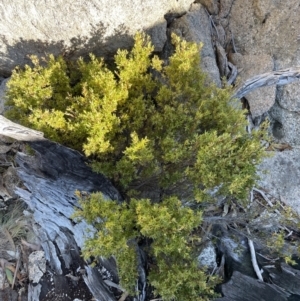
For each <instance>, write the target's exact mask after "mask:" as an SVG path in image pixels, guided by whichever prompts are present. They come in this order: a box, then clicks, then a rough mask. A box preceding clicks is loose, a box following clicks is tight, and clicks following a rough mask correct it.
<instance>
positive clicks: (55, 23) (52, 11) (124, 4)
mask: <svg viewBox="0 0 300 301" xmlns="http://www.w3.org/2000/svg"><path fill="white" fill-rule="evenodd" d="M191 3H193V1H191V0H160V1H157V0H151V1H141V0H133V1H123V0H116V1H114V2H113V4H112V3H111V2H109V1H106V0H89V1H85V0H84V1H81V0H75V1H73V0H72V1H71V0H50V1H46V2H45V1H42V0H37V1H29V2H24V1H21V0H12V1H2V2H1V5H0V20H1V21H0V27H1V35H0V66H1V67H0V75H5V76H7V75H9V74H10V72H11V70H12V68H14V67H15V66H16V65H24V64H25V63H28V62H29V60H28V55H32V54H36V55H38V56H40V57H42V56H45V55H46V54H49V53H54V54H64V55H66V56H68V57H70V58H73V57H78V56H80V55H86V54H87V53H89V52H94V53H95V54H97V55H101V56H103V55H105V56H106V55H109V54H110V55H111V54H112V53H114V52H115V51H116V50H117V49H118V48H128V47H130V46H131V45H132V36H133V34H134V33H135V32H136V31H138V30H146V31H148V32H149V34H150V35H151V36H152V40H153V42H154V45H155V49H156V51H160V50H162V48H163V46H164V43H165V42H166V26H167V22H166V20H165V18H164V16H165V15H175V16H179V15H182V14H184V13H185V12H186V11H187V10H188V9H189V7H190V5H191Z"/></svg>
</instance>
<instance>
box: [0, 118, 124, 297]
mask: <svg viewBox="0 0 300 301" xmlns="http://www.w3.org/2000/svg"><path fill="white" fill-rule="evenodd" d="M8 137H9V138H8ZM24 141H25V142H24ZM0 142H1V143H0V144H1V147H3V148H4V149H5V151H7V149H9V147H12V145H16V143H17V144H18V143H21V144H22V143H23V144H24V143H25V144H26V145H28V146H29V148H30V153H31V154H28V153H25V152H22V151H16V154H15V156H14V159H13V162H12V163H11V166H9V167H8V169H9V172H6V181H5V183H6V184H5V183H4V185H5V186H6V187H5V188H6V191H7V193H8V194H11V195H17V196H18V197H20V198H21V199H22V200H23V201H24V202H25V203H26V204H27V206H28V210H29V211H30V212H32V218H33V220H34V228H33V230H34V233H35V235H36V237H37V238H38V239H39V243H40V245H41V247H42V250H43V251H44V254H45V258H46V261H47V270H46V272H45V273H44V275H43V276H42V277H41V280H40V281H39V283H32V282H30V283H29V287H28V300H29V301H38V300H44V301H46V300H74V299H76V298H78V299H81V300H87V298H89V297H94V298H95V300H99V301H116V300H117V298H116V289H115V288H111V287H110V286H108V285H107V283H118V277H117V272H116V266H115V262H114V260H104V259H103V260H102V261H100V264H99V265H98V266H96V267H95V268H92V267H90V266H89V265H88V264H87V263H86V262H85V261H84V260H83V259H82V258H81V256H80V255H81V254H80V249H81V248H82V247H83V244H84V239H85V237H87V236H88V233H89V232H88V229H89V230H90V231H93V229H92V228H91V227H89V226H88V225H87V224H86V223H85V222H84V221H81V222H78V223H75V222H74V221H73V220H72V219H71V216H72V214H73V212H74V208H76V207H78V206H79V204H78V200H77V197H76V196H75V191H76V190H79V191H86V192H95V191H101V192H102V193H103V194H105V195H106V196H107V197H108V198H110V199H115V200H121V196H120V194H119V193H118V191H117V190H116V189H115V188H114V187H113V186H112V184H111V183H110V182H109V181H108V179H106V178H105V177H104V176H103V175H101V174H96V173H94V172H92V170H91V169H90V167H88V165H87V164H86V162H85V158H84V157H83V156H82V155H81V154H80V153H79V152H77V151H75V150H72V149H70V148H67V147H64V146H62V145H60V144H58V143H55V142H52V141H49V140H47V139H45V138H44V137H43V134H42V133H40V132H37V131H34V130H31V129H29V128H26V127H23V126H20V125H18V124H15V123H13V122H11V121H9V120H7V119H6V118H4V117H3V116H0ZM19 148H20V145H19ZM4 155H5V154H4ZM8 165H9V164H8ZM16 178H18V180H16ZM105 280H109V282H107V281H106V282H105ZM114 290H115V291H114ZM122 293H123V292H122V291H120V292H119V295H120V296H121V295H122ZM117 295H118V292H117Z"/></svg>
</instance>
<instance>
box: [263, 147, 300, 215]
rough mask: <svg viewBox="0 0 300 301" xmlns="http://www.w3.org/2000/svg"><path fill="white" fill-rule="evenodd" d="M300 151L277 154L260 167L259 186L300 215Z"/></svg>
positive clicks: (293, 150) (296, 149)
mask: <svg viewBox="0 0 300 301" xmlns="http://www.w3.org/2000/svg"><path fill="white" fill-rule="evenodd" d="M299 159H300V149H298V148H294V149H292V150H286V151H283V152H275V153H274V154H273V156H271V157H270V158H267V159H265V160H264V162H263V163H261V164H260V167H259V170H260V171H259V175H260V178H261V180H260V181H259V185H260V186H261V187H263V189H264V190H265V191H267V192H268V193H269V194H270V195H272V196H274V197H275V198H277V199H278V200H280V199H281V200H282V201H283V202H284V203H286V204H287V205H289V206H291V207H292V208H293V209H294V210H295V211H297V212H298V213H299V214H300V207H299V196H300V163H299V162H300V160H299Z"/></svg>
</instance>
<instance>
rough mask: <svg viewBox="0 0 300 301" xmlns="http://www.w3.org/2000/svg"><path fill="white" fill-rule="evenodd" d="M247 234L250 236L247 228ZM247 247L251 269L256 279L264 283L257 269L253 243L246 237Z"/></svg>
mask: <svg viewBox="0 0 300 301" xmlns="http://www.w3.org/2000/svg"><path fill="white" fill-rule="evenodd" d="M247 231H248V234H250V231H249V229H248V228H247ZM248 245H249V249H250V254H251V261H252V265H253V269H254V271H255V273H256V276H257V278H258V279H259V280H260V281H262V282H264V279H263V277H262V275H261V271H260V269H259V266H258V264H257V260H256V255H255V248H254V244H253V241H252V240H251V239H250V238H249V237H248Z"/></svg>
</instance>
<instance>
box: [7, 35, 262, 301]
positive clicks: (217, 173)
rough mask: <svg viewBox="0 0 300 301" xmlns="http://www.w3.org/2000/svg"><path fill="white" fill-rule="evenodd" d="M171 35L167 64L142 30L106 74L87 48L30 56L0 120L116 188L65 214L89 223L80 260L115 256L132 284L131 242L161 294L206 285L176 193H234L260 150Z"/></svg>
mask: <svg viewBox="0 0 300 301" xmlns="http://www.w3.org/2000/svg"><path fill="white" fill-rule="evenodd" d="M173 42H174V46H175V52H174V54H173V55H172V56H171V57H170V59H169V62H168V64H165V63H163V62H162V61H161V60H159V58H158V57H157V56H155V55H153V54H152V53H153V49H154V48H153V46H152V45H151V43H150V41H149V39H148V38H147V37H146V36H144V35H142V34H138V35H136V37H135V45H134V47H133V49H132V50H131V51H127V50H119V51H118V53H117V54H116V56H115V66H114V67H113V68H112V70H111V69H109V68H108V67H107V66H106V65H105V63H104V61H103V60H102V59H98V58H96V57H94V56H93V55H91V56H90V60H89V61H88V62H85V61H83V60H79V61H78V62H77V63H76V64H75V63H73V64H69V63H66V62H65V61H64V60H63V59H62V58H58V59H55V58H54V57H53V56H50V57H49V60H48V62H47V63H46V66H45V67H42V66H41V65H40V63H39V62H38V60H37V59H36V58H33V67H29V66H26V68H25V70H20V69H17V70H15V71H14V72H13V75H12V78H11V80H10V82H9V83H8V93H7V95H8V105H10V106H11V109H10V110H9V111H8V113H7V116H9V117H10V118H12V119H14V120H16V121H18V122H21V123H22V124H25V125H27V126H31V127H34V128H36V129H38V130H41V131H43V132H44V133H45V134H46V136H48V137H49V138H52V139H55V140H57V141H59V142H61V143H63V144H67V145H68V146H70V147H74V148H76V149H79V150H81V151H83V152H84V153H85V154H86V155H87V156H89V157H90V158H91V159H92V160H93V162H94V163H93V168H94V170H96V171H98V172H103V173H104V174H106V175H107V176H109V177H110V178H111V179H112V180H113V181H114V183H115V184H117V185H118V188H121V190H122V193H123V195H124V197H125V199H126V202H124V203H123V204H119V203H117V202H115V201H108V200H104V198H103V196H102V195H101V194H94V195H92V196H91V197H90V198H88V199H85V200H82V201H81V204H82V208H83V209H82V211H79V212H78V214H77V216H81V217H83V218H84V219H86V220H87V222H88V223H90V224H93V225H94V226H95V227H96V229H97V231H98V232H97V233H95V235H94V237H93V238H92V239H89V240H87V242H86V245H85V249H84V255H85V256H86V257H89V256H99V255H102V256H110V255H115V257H116V259H117V263H118V266H119V273H120V278H121V284H122V285H123V286H124V287H125V288H126V289H127V290H129V291H132V290H133V287H134V284H135V283H136V277H137V258H138V257H137V252H136V251H137V247H138V246H139V247H140V248H142V249H143V250H144V251H145V252H146V254H147V255H148V258H150V259H151V261H152V262H153V263H152V267H150V268H149V276H148V279H149V281H150V283H151V284H152V285H153V286H154V287H155V288H156V290H157V293H158V294H160V295H161V296H162V297H163V299H164V300H173V299H174V300H185V301H188V300H206V298H207V296H208V295H209V294H210V288H211V285H210V284H209V283H207V282H206V277H205V274H204V272H203V271H201V270H199V269H198V267H197V264H196V262H195V260H194V258H195V254H194V251H195V250H194V248H193V245H191V244H190V243H189V241H193V239H191V238H192V237H191V236H192V233H193V231H194V229H195V228H197V227H199V225H200V224H201V214H200V213H199V212H193V211H192V210H191V209H188V208H185V207H182V205H181V203H180V201H179V199H181V197H182V196H184V198H185V200H188V201H194V200H196V201H198V202H202V201H206V200H208V199H210V195H209V191H210V190H211V189H214V188H215V187H218V192H219V194H223V195H226V196H233V197H237V198H239V199H242V198H244V197H245V196H246V194H247V191H248V189H249V188H250V187H252V185H253V183H254V181H255V166H256V164H257V163H259V162H260V160H261V158H262V156H263V149H262V147H261V144H260V138H261V136H262V135H263V133H262V131H257V132H254V133H253V134H252V135H249V134H248V133H247V132H246V129H245V127H246V120H245V118H244V112H242V111H239V110H237V109H235V108H234V107H233V106H232V105H230V102H232V100H230V97H231V90H230V88H226V89H220V88H218V87H216V86H215V85H213V84H208V83H207V79H206V76H205V74H204V73H203V72H202V71H201V69H200V68H199V65H200V58H199V52H200V49H201V46H200V45H197V44H195V43H188V42H186V41H181V40H180V39H179V38H178V37H176V36H173ZM149 187H151V189H153V190H155V191H158V193H157V194H156V195H159V197H158V198H157V197H156V198H155V199H151V200H149V199H140V200H138V199H137V197H138V195H139V192H142V193H143V195H145V194H146V195H147V193H148V195H149V197H148V196H147V198H150V195H152V191H149V190H148V191H147V189H149ZM145 190H146V191H145ZM132 195H134V196H135V198H130V196H132ZM145 244H146V246H145Z"/></svg>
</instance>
